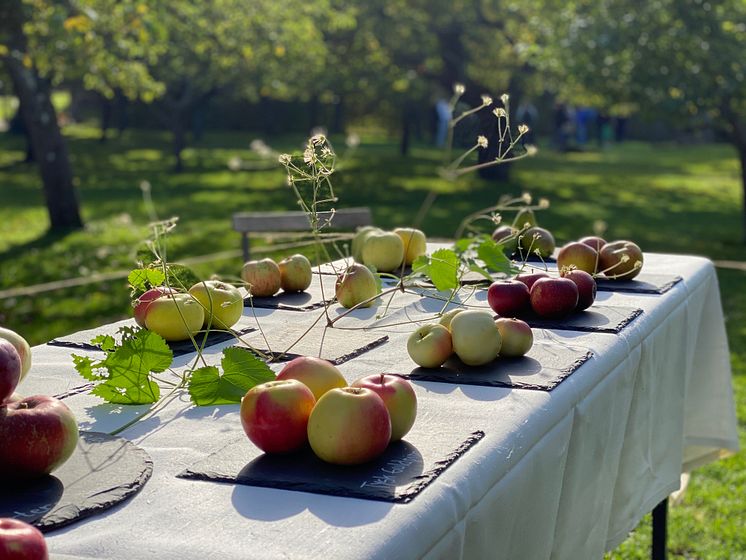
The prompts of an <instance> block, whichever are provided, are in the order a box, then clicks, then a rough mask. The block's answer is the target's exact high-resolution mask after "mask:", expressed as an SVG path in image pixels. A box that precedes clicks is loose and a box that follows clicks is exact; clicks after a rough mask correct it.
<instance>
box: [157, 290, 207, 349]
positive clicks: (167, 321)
mask: <svg viewBox="0 0 746 560" xmlns="http://www.w3.org/2000/svg"><path fill="white" fill-rule="evenodd" d="M204 322H205V311H204V309H203V308H202V305H201V304H200V303H199V302H198V301H197V300H196V299H194V297H192V296H191V295H190V294H174V295H169V296H168V297H159V298H158V299H155V300H153V301H151V302H150V305H149V307H148V312H147V314H146V315H145V326H146V327H147V328H148V330H151V331H153V332H154V333H157V334H159V335H160V336H162V337H163V338H164V339H165V340H168V341H173V342H175V341H179V340H187V339H188V338H189V337H190V335H191V336H194V335H195V333H197V331H199V330H200V329H201V328H202V325H203V324H204Z"/></svg>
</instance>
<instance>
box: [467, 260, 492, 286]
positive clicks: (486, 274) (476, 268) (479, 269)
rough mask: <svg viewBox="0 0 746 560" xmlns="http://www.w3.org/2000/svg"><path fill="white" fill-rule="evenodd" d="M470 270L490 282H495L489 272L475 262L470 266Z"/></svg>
mask: <svg viewBox="0 0 746 560" xmlns="http://www.w3.org/2000/svg"><path fill="white" fill-rule="evenodd" d="M469 270H471V271H472V272H476V273H478V274H481V275H482V276H484V277H485V278H486V279H487V280H489V281H490V282H492V281H493V280H494V278H492V275H491V274H490V273H489V271H488V270H486V269H484V268H482V267H481V266H479V265H478V264H477V263H475V262H473V263H470V264H469Z"/></svg>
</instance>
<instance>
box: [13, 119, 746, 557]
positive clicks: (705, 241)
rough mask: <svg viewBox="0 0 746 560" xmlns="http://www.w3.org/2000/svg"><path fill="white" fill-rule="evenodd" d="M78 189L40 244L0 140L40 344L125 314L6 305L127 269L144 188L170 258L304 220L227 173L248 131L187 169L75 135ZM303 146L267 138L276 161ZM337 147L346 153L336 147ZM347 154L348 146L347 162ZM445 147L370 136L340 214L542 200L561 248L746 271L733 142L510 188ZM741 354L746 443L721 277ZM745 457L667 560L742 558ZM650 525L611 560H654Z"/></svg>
mask: <svg viewBox="0 0 746 560" xmlns="http://www.w3.org/2000/svg"><path fill="white" fill-rule="evenodd" d="M66 133H67V135H68V138H69V140H70V149H71V153H72V160H73V165H74V168H75V171H76V173H77V176H78V180H79V183H78V187H79V192H80V198H81V201H82V211H83V217H84V219H85V221H86V223H87V227H86V229H85V230H84V231H80V232H75V233H71V234H69V235H66V236H52V235H47V234H45V230H46V228H47V218H46V211H45V207H44V204H43V198H42V191H41V187H40V183H39V179H38V175H37V171H36V168H35V167H33V166H29V165H26V164H22V163H18V162H19V161H20V160H21V159H22V158H23V155H24V151H23V150H24V146H23V143H22V141H21V140H20V139H17V138H10V137H7V135H3V136H0V184H2V186H3V187H2V188H3V204H2V206H0V271H2V274H0V294H4V295H2V297H0V324H3V325H6V326H8V327H10V328H13V329H15V330H17V331H19V332H21V333H23V334H24V335H25V336H26V337H27V338H28V339H29V341H30V342H32V343H33V344H39V343H42V342H45V341H47V340H49V339H51V338H54V337H55V336H59V335H62V334H66V333H69V332H72V331H75V330H79V329H82V328H89V327H93V326H96V325H99V324H101V323H103V322H108V321H112V320H114V319H118V318H122V317H125V316H127V315H128V314H129V313H130V312H129V298H128V292H127V290H126V288H125V285H124V284H125V283H124V280H114V281H110V282H104V283H97V284H91V285H88V286H81V287H74V288H68V289H64V290H55V291H49V292H44V293H39V294H36V295H34V296H32V297H31V296H10V297H9V296H8V295H7V291H8V290H10V289H14V288H18V287H21V286H31V285H35V284H41V283H44V282H51V281H57V280H61V279H67V278H76V277H86V276H89V275H91V274H94V273H100V272H111V271H118V270H129V269H131V268H132V267H133V265H134V263H135V260H136V258H137V254H138V252H139V251H142V250H145V241H146V240H147V238H148V228H147V223H148V222H149V215H148V212H147V210H146V208H145V205H144V203H143V198H142V195H141V190H140V184H141V182H142V181H143V180H147V181H148V182H149V183H150V185H151V186H152V195H153V200H154V202H155V206H156V209H157V212H158V214H159V216H160V217H162V218H164V217H170V216H179V218H180V221H179V225H178V227H177V229H176V231H175V233H174V235H173V236H172V237H171V238H170V240H169V245H168V249H169V255H170V257H169V260H175V261H178V260H182V259H187V258H190V257H195V256H199V255H205V254H212V253H217V252H220V251H229V250H236V249H238V247H239V236H238V234H236V233H235V232H233V231H232V230H231V225H230V215H231V213H232V212H234V211H237V210H270V209H295V208H296V206H295V204H294V200H293V197H292V194H291V191H290V190H289V188H288V187H286V186H285V184H284V176H283V172H282V171H281V170H280V168H279V166H277V168H274V169H271V170H265V171H240V172H232V171H230V170H229V169H228V167H227V165H226V162H227V161H228V159H229V158H231V157H234V156H240V157H241V158H243V159H244V160H246V161H253V160H255V159H256V157H255V156H254V155H253V154H252V153H251V152H250V151H249V148H248V144H249V141H250V140H251V137H250V136H248V135H242V134H234V133H224V134H213V135H208V136H207V137H206V138H205V139H204V141H203V142H201V144H200V145H199V146H197V147H195V148H192V149H190V150H188V151H187V153H186V154H185V155H186V158H185V161H186V171H185V172H183V173H181V174H174V173H172V172H171V171H170V167H171V159H170V157H169V154H170V145H169V143H168V137H167V136H166V135H164V134H160V133H154V132H140V131H126V132H125V134H124V135H123V137H121V138H119V139H112V140H109V142H108V143H106V144H101V143H99V142H98V141H97V139H96V132H95V130H93V129H91V128H86V127H83V126H76V127H70V128H68V129H67V131H66ZM302 140H303V139H301V138H279V139H276V140H273V144H274V147H276V148H277V149H278V150H281V151H287V150H292V149H297V148H299V147H300V146H301V143H302ZM340 144H341V143H340ZM340 151H341V150H340ZM438 162H439V154H438V152H437V151H435V150H433V149H431V148H427V147H424V146H415V148H414V149H413V151H412V155H411V157H409V158H401V157H400V156H399V155H398V151H397V146H396V145H395V144H394V143H391V142H389V141H386V140H385V139H381V140H379V141H374V140H369V141H367V142H364V143H363V145H362V146H361V147H360V148H359V149H358V150H357V151H355V152H353V153H351V154H348V155H346V156H345V157H343V158H342V159H341V164H340V168H339V171H338V173H337V174H336V175H335V177H334V178H335V183H334V184H335V188H336V190H337V195H338V196H339V198H340V203H339V205H338V206H340V207H342V206H357V205H367V206H370V207H371V208H372V209H373V213H374V220H375V222H376V224H377V225H380V226H382V227H394V226H399V225H407V224H410V223H412V221H413V220H414V217H415V215H416V213H417V210H418V208H419V207H420V204H421V202H422V201H423V199H424V197H425V195H426V192H427V191H428V189H433V190H436V191H438V192H439V193H440V195H439V197H438V198H437V200H436V202H435V204H434V206H433V207H432V209H431V211H430V212H429V213H428V214H427V216H426V218H425V220H424V222H423V224H422V228H423V229H424V230H425V231H426V233H427V234H428V235H429V236H439V237H448V236H451V235H453V233H454V231H455V230H456V228H457V227H458V223H459V221H460V220H461V218H462V217H463V216H465V215H466V214H468V213H470V212H473V211H475V210H478V209H480V208H483V207H487V206H490V205H492V204H495V202H496V201H497V199H498V198H499V197H500V196H501V195H503V194H512V195H518V194H520V193H522V192H524V191H528V192H531V193H532V195H533V196H534V198H539V197H547V198H549V199H550V201H551V207H550V208H549V209H548V210H546V211H544V212H542V213H541V214H540V216H539V219H540V221H541V223H542V225H545V226H546V227H548V228H549V229H551V230H552V231H553V232H554V233H555V236H556V237H557V239H558V240H559V241H560V242H563V241H567V240H570V239H574V238H578V237H580V236H583V235H589V234H591V233H592V229H593V224H594V222H596V221H598V220H602V221H604V222H605V223H606V224H607V227H608V229H607V233H606V237H607V238H609V239H618V238H629V239H633V240H635V241H637V242H638V243H639V245H641V247H642V248H643V250H645V251H655V252H668V253H686V254H700V255H706V256H708V257H710V258H713V259H726V260H735V261H746V246H745V245H743V244H741V243H740V241H739V240H740V238H741V230H740V227H741V221H740V208H741V204H742V201H741V196H740V184H739V182H738V164H737V160H736V157H735V154H734V152H733V151H732V150H731V149H730V148H729V147H727V146H721V145H707V146H685V147H681V146H674V145H657V146H651V145H648V144H641V143H628V144H625V145H622V146H613V147H610V148H609V149H607V150H605V151H589V152H584V153H573V154H566V155H561V154H555V153H553V152H551V151H548V150H545V151H542V152H540V154H539V155H538V156H537V157H536V158H534V159H532V160H526V161H524V162H520V163H519V164H517V165H515V166H514V168H513V170H512V173H511V180H510V182H508V183H491V182H485V181H482V180H480V179H478V178H477V177H476V176H468V177H465V178H464V180H463V181H462V182H460V183H459V184H458V185H457V186H454V185H452V184H450V183H447V182H445V181H443V180H441V179H438V178H437V175H436V173H435V170H436V167H437V164H438ZM240 266H241V260H240V257H239V256H235V257H230V258H224V259H222V260H214V261H211V262H208V263H204V264H200V265H195V267H194V268H195V270H196V271H197V272H198V273H200V274H202V275H209V274H212V273H218V274H223V275H236V274H237V273H238V271H239V270H240ZM718 277H719V280H720V285H721V292H722V298H723V307H724V309H725V310H726V318H727V329H728V336H729V343H730V348H731V355H732V363H733V372H734V385H735V390H736V399H737V407H738V415H739V425H740V434H741V442H742V445H745V444H746V290H745V289H744V287H746V272H744V271H740V270H730V269H720V270H719V271H718ZM745 495H746V454H744V453H740V454H738V455H737V456H735V457H733V458H730V459H727V460H724V461H720V462H719V463H717V464H714V465H711V466H709V467H707V468H703V469H700V470H698V471H696V473H695V474H694V476H693V478H692V482H691V484H690V488H689V490H688V492H687V494H686V497H685V499H684V502H683V504H682V505H679V506H677V507H675V508H673V509H672V511H671V513H670V527H669V535H670V536H669V542H670V550H671V554H670V557H672V558H698V559H699V558H702V559H705V558H713V559H714V558H746V533H744V531H743V530H742V523H743V519H746V501H745V500H744V496H745ZM649 543H650V531H649V526H648V523H647V522H643V523H642V524H641V526H640V527H639V528H638V529H637V530H636V531H635V532H634V533H633V535H632V536H631V537H630V538H629V539H628V540H627V541H626V542H625V543H624V544H623V545H622V546H621V547H620V548H619V549H618V550H617V551H615V552H614V553H612V554H609V555H608V557H609V558H648V557H649Z"/></svg>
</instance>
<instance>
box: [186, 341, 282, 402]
mask: <svg viewBox="0 0 746 560" xmlns="http://www.w3.org/2000/svg"><path fill="white" fill-rule="evenodd" d="M221 366H222V367H223V374H222V375H221V374H220V371H219V370H218V368H217V367H215V366H206V367H202V368H199V369H196V370H194V371H193V372H192V375H191V378H190V380H189V394H190V395H191V397H192V401H193V402H194V404H196V405H198V406H207V405H216V404H235V403H240V402H241V398H242V397H243V396H244V395H245V394H246V391H248V390H249V389H251V388H252V387H254V386H255V385H259V384H260V383H265V382H267V381H272V380H273V379H275V374H274V373H273V372H272V370H271V369H270V368H269V366H268V365H267V364H266V363H265V362H263V361H262V360H261V359H259V358H258V357H257V356H256V355H255V354H254V353H252V352H250V351H249V350H245V349H243V348H238V347H236V346H231V347H229V348H226V349H224V350H223V359H222V361H221Z"/></svg>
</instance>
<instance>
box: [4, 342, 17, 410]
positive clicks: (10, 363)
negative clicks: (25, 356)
mask: <svg viewBox="0 0 746 560" xmlns="http://www.w3.org/2000/svg"><path fill="white" fill-rule="evenodd" d="M20 380H21V356H19V354H18V351H17V350H16V348H15V346H13V345H12V344H11V343H10V342H8V341H7V340H5V339H4V338H0V404H2V403H4V402H5V401H6V400H7V399H9V398H10V396H11V395H12V394H13V391H15V390H16V386H17V385H18V382H19V381H20Z"/></svg>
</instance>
